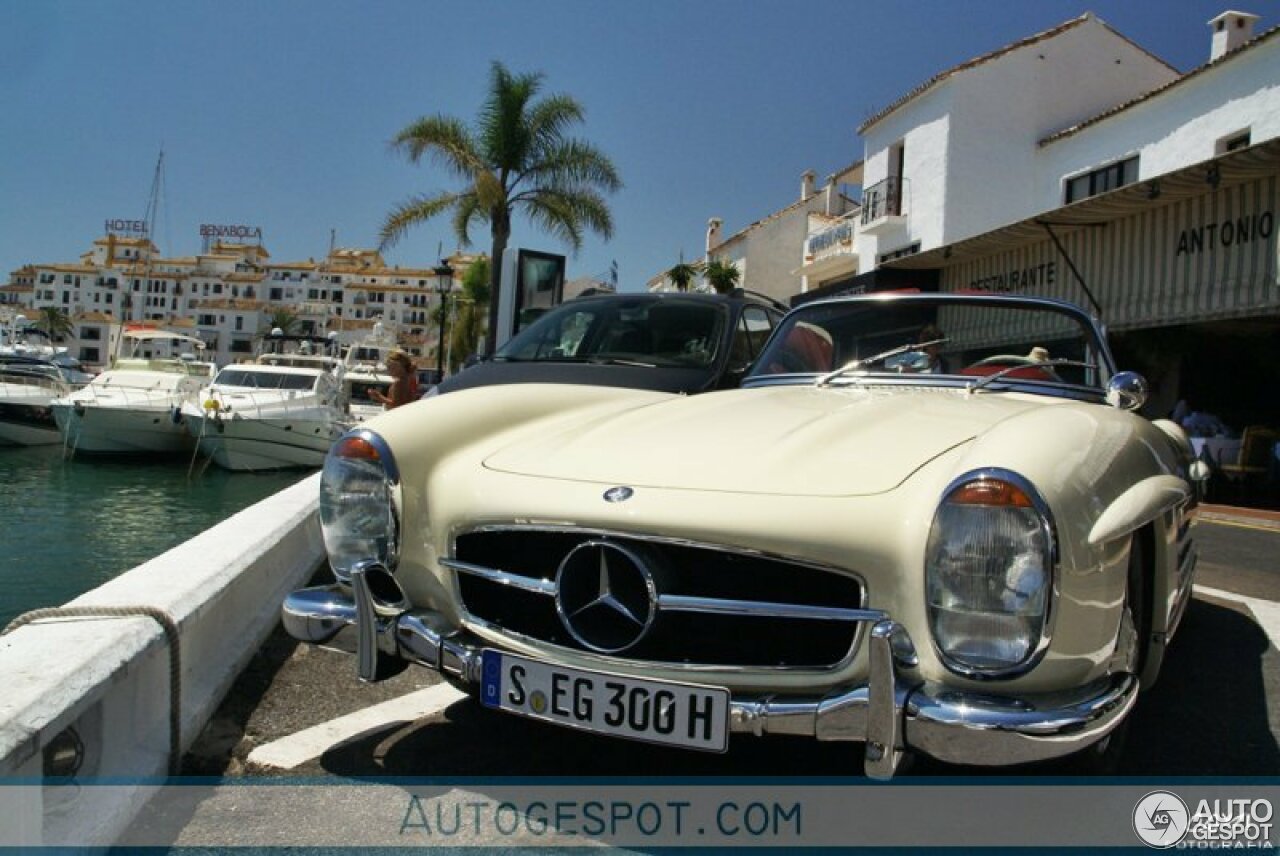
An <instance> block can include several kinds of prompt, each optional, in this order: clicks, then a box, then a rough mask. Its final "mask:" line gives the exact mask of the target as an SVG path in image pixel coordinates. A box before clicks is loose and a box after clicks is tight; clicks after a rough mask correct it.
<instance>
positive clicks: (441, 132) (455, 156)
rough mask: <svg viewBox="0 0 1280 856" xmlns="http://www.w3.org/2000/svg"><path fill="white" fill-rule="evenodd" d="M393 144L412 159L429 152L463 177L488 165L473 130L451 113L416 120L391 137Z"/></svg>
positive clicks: (415, 160) (482, 169) (468, 176)
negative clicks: (477, 145) (472, 133)
mask: <svg viewBox="0 0 1280 856" xmlns="http://www.w3.org/2000/svg"><path fill="white" fill-rule="evenodd" d="M391 147H392V148H393V149H396V150H399V151H401V152H403V153H404V154H405V156H406V157H408V158H409V161H410V162H411V163H417V162H418V161H420V160H421V159H422V158H423V156H424V155H430V156H431V157H432V158H433V159H434V160H435V161H436V162H438V163H439V164H441V165H442V166H444V167H445V168H446V169H447V170H449V171H450V172H452V173H453V174H454V175H456V176H458V177H460V178H470V177H472V176H473V175H475V174H476V173H477V172H482V171H484V170H485V169H486V168H487V167H486V165H485V162H484V158H483V157H482V156H481V153H480V152H479V151H478V150H477V149H476V143H475V140H474V139H473V138H472V136H471V132H470V131H469V130H467V127H466V125H464V124H463V123H462V122H461V121H459V120H458V119H454V118H452V117H450V116H426V117H423V118H421V119H419V120H417V121H416V122H414V123H413V124H411V125H409V126H408V127H407V128H405V129H403V130H402V131H400V133H398V134H396V135H395V136H394V137H392V139H391Z"/></svg>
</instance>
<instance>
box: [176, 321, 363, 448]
mask: <svg viewBox="0 0 1280 856" xmlns="http://www.w3.org/2000/svg"><path fill="white" fill-rule="evenodd" d="M290 345H296V346H299V347H297V348H294V349H290V348H289V346H290ZM308 345H310V347H307V346H308ZM331 345H332V343H331V342H330V341H329V340H324V339H317V338H314V337H306V336H283V335H279V334H273V335H271V336H268V337H266V339H265V340H264V346H265V347H266V348H267V349H268V351H267V352H266V353H263V354H261V355H260V356H259V357H258V358H257V359H256V360H255V361H254V362H251V363H236V364H234V365H230V366H227V367H225V368H223V369H222V370H221V371H220V372H218V375H217V376H216V377H215V378H214V380H213V383H211V384H209V386H207V387H206V388H205V389H204V390H202V391H201V393H200V395H199V396H198V397H196V398H194V399H192V400H190V401H187V402H186V403H185V404H184V405H183V407H182V421H183V423H184V424H185V425H186V428H187V431H188V432H189V433H190V434H191V436H192V437H193V438H194V439H195V442H196V445H197V447H198V449H199V452H200V454H202V455H204V456H205V457H207V458H210V459H212V460H213V462H214V463H215V464H217V465H218V466H220V467H224V468H226V469H229V470H241V471H245V470H278V469H288V468H292V467H319V466H321V465H323V464H324V457H325V455H326V454H327V453H328V451H329V446H330V445H331V444H332V442H333V441H334V440H335V439H336V438H337V437H338V436H339V435H341V434H342V432H343V431H345V430H346V429H347V427H348V420H347V417H346V416H345V414H344V413H343V409H342V406H341V378H342V365H341V363H340V361H339V360H338V357H337V356H336V354H334V353H332V352H331Z"/></svg>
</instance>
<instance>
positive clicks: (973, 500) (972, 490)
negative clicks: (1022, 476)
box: [947, 479, 1032, 508]
mask: <svg viewBox="0 0 1280 856" xmlns="http://www.w3.org/2000/svg"><path fill="white" fill-rule="evenodd" d="M947 502H950V503H953V504H955V505H995V506H1003V507H1006V508H1009V507H1012V508H1031V507H1032V502H1031V497H1029V496H1027V494H1026V493H1024V492H1023V491H1022V490H1019V489H1018V488H1017V487H1015V486H1014V485H1011V484H1009V483H1008V482H1003V481H995V480H992V479H983V480H981V481H973V482H969V483H968V484H966V485H962V486H961V487H959V488H957V489H956V490H955V491H953V492H952V494H951V495H950V496H948V497H947Z"/></svg>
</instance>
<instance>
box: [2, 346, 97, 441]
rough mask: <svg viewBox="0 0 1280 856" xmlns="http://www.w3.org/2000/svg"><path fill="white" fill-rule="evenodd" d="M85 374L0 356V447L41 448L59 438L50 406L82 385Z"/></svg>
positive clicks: (47, 363) (36, 359) (38, 361)
mask: <svg viewBox="0 0 1280 856" xmlns="http://www.w3.org/2000/svg"><path fill="white" fill-rule="evenodd" d="M81 378H84V379H85V380H87V379H88V378H89V376H88V375H84V374H82V373H80V372H76V373H75V374H71V372H70V370H68V369H64V368H63V367H62V366H61V365H59V364H58V363H55V362H54V361H52V360H50V359H44V358H40V357H32V356H18V355H16V354H9V353H0V446H41V445H50V444H53V443H57V442H60V441H61V439H62V435H61V434H60V433H59V432H58V424H57V422H56V421H55V420H54V418H53V410H52V409H51V408H50V406H49V405H50V403H51V402H52V401H53V400H54V399H55V398H59V397H61V396H64V395H70V394H71V392H72V391H73V390H74V389H76V388H77V387H79V386H83V385H84V381H83V380H81Z"/></svg>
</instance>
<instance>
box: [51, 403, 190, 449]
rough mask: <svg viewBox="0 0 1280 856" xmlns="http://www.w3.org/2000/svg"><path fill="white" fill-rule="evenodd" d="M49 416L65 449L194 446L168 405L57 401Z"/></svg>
mask: <svg viewBox="0 0 1280 856" xmlns="http://www.w3.org/2000/svg"><path fill="white" fill-rule="evenodd" d="M53 416H54V419H55V420H56V421H57V423H58V429H59V430H60V431H61V432H62V437H63V438H64V442H65V443H66V446H67V448H68V449H70V450H71V451H73V452H76V453H79V452H87V453H90V454H110V455H137V454H147V453H160V454H176V453H179V452H190V451H191V450H192V447H193V446H194V441H193V440H192V439H191V435H190V434H188V433H187V431H186V429H185V428H184V427H183V426H182V423H181V421H180V420H175V418H174V411H173V409H172V408H163V409H161V408H123V407H111V406H107V405H94V404H84V403H77V402H67V401H58V402H56V403H54V404H53Z"/></svg>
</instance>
